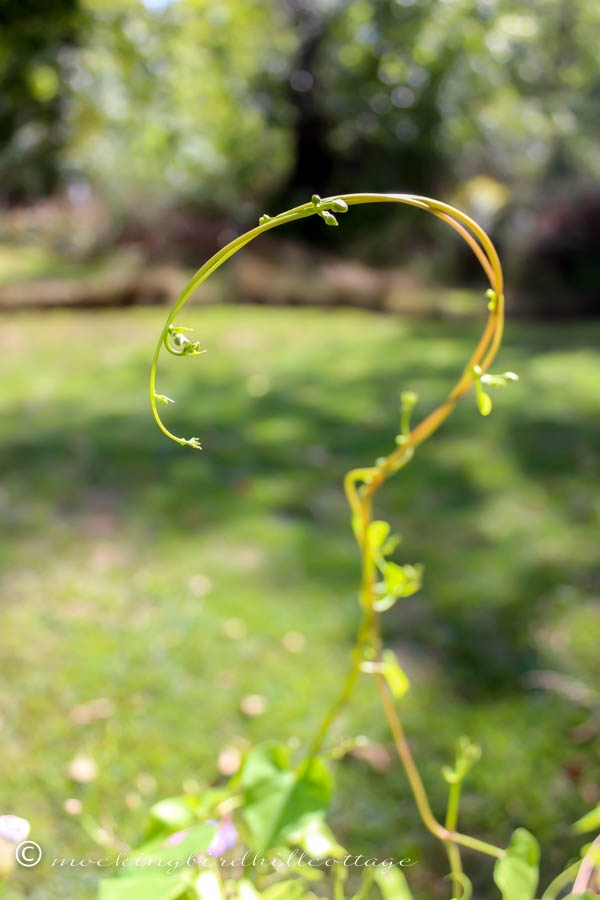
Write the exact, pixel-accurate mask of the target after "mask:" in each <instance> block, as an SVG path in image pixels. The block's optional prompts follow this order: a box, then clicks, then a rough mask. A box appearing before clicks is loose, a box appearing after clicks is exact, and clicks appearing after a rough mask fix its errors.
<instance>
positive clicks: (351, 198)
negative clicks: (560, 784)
mask: <svg viewBox="0 0 600 900" xmlns="http://www.w3.org/2000/svg"><path fill="white" fill-rule="evenodd" d="M365 203H403V204H406V205H408V206H414V207H416V208H418V209H423V210H425V211H427V212H429V213H431V214H432V215H435V216H436V217H437V218H439V219H442V220H443V221H444V222H446V223H447V224H449V225H450V226H451V227H452V228H454V229H455V230H456V231H457V233H458V234H459V235H460V236H461V237H462V238H463V240H465V241H466V243H467V244H468V246H469V247H470V248H471V250H472V251H473V253H474V254H475V256H476V257H477V259H478V260H479V262H480V264H481V266H482V268H483V270H484V272H485V274H486V276H487V278H488V280H489V282H490V286H491V297H492V300H491V302H490V305H489V309H490V315H489V317H488V320H487V323H486V326H485V329H484V331H483V334H482V335H481V338H480V339H479V342H478V344H477V346H476V347H475V350H474V351H473V353H472V355H471V358H470V359H469V361H468V363H467V365H466V367H465V369H464V370H463V373H462V375H461V376H460V378H459V379H458V381H457V383H456V384H455V386H454V388H453V389H452V390H451V392H450V394H449V395H448V398H447V399H446V400H445V401H444V402H443V403H442V404H441V405H440V406H439V407H438V408H437V409H435V410H434V411H433V412H431V413H430V414H429V415H428V416H426V418H425V419H423V420H422V421H421V422H420V423H419V424H418V425H417V426H416V428H414V429H413V430H412V431H410V432H409V425H408V415H407V416H406V417H405V418H404V420H403V424H402V432H403V433H402V440H401V441H399V446H397V447H396V448H395V449H394V450H393V451H392V452H391V453H390V454H389V455H388V456H387V457H384V458H382V459H381V460H378V462H377V464H376V465H375V466H371V467H366V468H361V469H354V470H353V471H351V472H349V473H348V475H347V476H346V479H345V482H344V486H345V489H346V494H347V497H348V503H349V505H350V508H351V511H352V520H353V528H354V532H355V535H356V539H357V542H358V544H359V547H360V549H361V552H362V579H361V587H360V602H361V607H362V621H361V625H360V629H359V633H358V637H357V642H356V646H355V648H354V651H353V659H352V664H351V667H350V670H349V673H348V676H347V678H346V681H345V684H344V687H343V689H342V693H341V695H340V696H339V697H338V698H337V700H336V701H335V702H334V704H333V706H332V707H331V709H330V711H329V712H328V713H327V715H326V716H325V718H324V720H323V722H322V724H321V726H320V728H319V730H318V731H317V734H316V737H315V739H314V740H313V742H312V744H311V747H310V750H309V753H308V756H307V758H306V760H305V762H308V761H309V760H310V759H311V758H312V757H314V756H315V755H316V754H317V753H318V752H319V751H320V750H321V748H322V746H323V742H324V740H325V737H326V735H327V732H328V731H329V728H330V727H331V725H332V723H333V722H334V720H335V719H336V717H337V716H338V714H339V713H340V711H341V710H342V709H343V708H344V706H345V705H346V703H347V702H348V700H349V699H350V697H351V695H352V693H353V691H354V688H355V685H356V682H357V679H358V674H359V672H360V667H361V663H362V662H363V660H364V659H365V655H366V654H367V653H369V654H371V655H372V656H373V658H375V657H376V656H377V655H378V653H379V647H380V643H381V640H380V634H379V619H378V613H377V611H376V609H375V600H376V594H375V579H376V565H375V559H374V551H373V548H372V547H371V545H370V541H369V539H368V531H369V525H370V524H371V521H372V500H373V496H374V494H375V492H376V491H377V490H378V489H379V488H380V487H381V485H382V484H383V483H384V482H385V481H386V480H387V478H388V477H390V476H391V475H393V474H394V473H395V472H397V471H398V469H400V468H401V467H402V466H404V465H405V464H406V463H407V462H408V461H409V460H410V458H411V457H412V455H413V452H414V450H415V448H416V447H417V446H419V445H420V444H422V443H423V441H425V440H426V439H427V438H428V437H430V436H431V435H432V434H433V433H434V432H435V431H436V430H437V429H438V428H439V427H440V425H441V424H442V423H443V422H444V421H445V419H447V418H448V416H449V415H450V414H451V412H452V411H453V410H454V408H455V407H456V405H457V403H458V401H459V400H460V399H461V398H462V397H463V396H464V395H465V394H466V393H467V391H468V390H470V388H471V387H472V386H473V384H474V374H473V373H474V369H475V367H478V371H479V374H480V375H481V373H482V372H484V371H485V370H486V369H487V367H488V366H489V365H490V363H491V362H492V360H493V359H494V357H495V355H496V353H497V351H498V348H499V346H500V342H501V340H502V332H503V321H504V297H503V293H502V291H503V275H502V267H501V265H500V260H499V258H498V254H497V253H496V249H495V247H494V245H493V244H492V242H491V240H490V238H489V237H488V235H487V234H486V233H485V231H484V230H483V229H482V228H481V227H480V226H479V225H478V224H477V222H475V221H474V220H473V219H471V218H470V217H469V216H467V215H465V213H462V212H461V211H460V210H457V209H455V208H454V207H452V206H449V205H448V204H446V203H442V202H440V201H438V200H433V199H431V198H430V197H420V196H415V195H413V194H371V193H368V194H345V195H341V196H339V197H328V198H325V199H323V200H321V198H319V197H318V196H317V195H314V196H313V198H312V200H311V202H310V203H304V204H302V205H301V206H297V207H295V208H294V209H291V210H288V211H287V212H284V213H281V215H278V216H275V217H269V216H263V217H261V219H260V222H259V225H258V227H256V228H253V229H252V230H251V231H248V232H246V234H243V235H241V236H240V237H238V238H235V239H234V240H233V241H231V242H230V243H229V244H227V245H226V246H225V247H223V248H222V249H221V250H219V251H218V252H217V253H216V254H215V255H214V256H212V257H211V258H210V259H209V260H208V261H207V262H206V263H205V264H204V265H203V266H202V267H201V268H200V269H199V270H198V271H197V272H196V274H195V275H194V276H193V278H192V279H191V281H190V282H189V283H188V284H187V285H186V287H185V288H184V290H183V292H182V293H181V295H180V297H179V299H178V300H177V302H176V304H175V306H174V307H173V309H172V310H171V312H170V313H169V315H168V317H167V321H166V323H165V325H164V327H163V330H162V332H161V335H160V337H159V340H158V343H157V346H156V350H155V353H154V357H153V360H152V367H151V372H150V402H151V405H152V411H153V413H154V417H155V419H156V421H157V423H158V425H159V427H160V428H161V430H162V431H163V432H164V433H165V434H166V435H167V436H168V437H170V438H172V439H173V440H174V441H176V442H177V443H179V444H183V445H190V446H192V447H199V446H200V445H199V442H198V439H197V438H191V439H184V438H179V437H177V436H176V435H174V434H172V433H171V432H170V431H169V430H168V429H167V428H166V427H165V425H164V424H163V423H162V421H161V419H160V416H159V415H158V411H157V407H156V400H157V399H159V400H162V401H163V402H168V401H167V400H165V398H164V397H160V396H158V395H157V394H156V392H155V390H156V369H157V364H158V360H159V356H160V352H161V350H162V349H163V347H164V346H165V345H166V346H167V349H170V348H169V345H168V336H169V334H171V333H172V331H171V328H172V325H173V322H174V320H175V318H176V316H177V315H178V313H179V312H180V311H181V309H182V308H183V307H184V306H185V304H186V303H187V302H188V300H189V299H190V297H191V296H192V295H193V294H194V292H195V291H196V289H197V288H198V287H199V286H200V285H201V284H202V283H203V282H204V281H205V280H206V279H207V278H208V277H209V276H210V275H212V273H213V272H215V271H216V270H217V269H218V268H219V267H220V266H221V265H223V263H224V262H225V261H226V260H227V259H229V258H230V257H231V256H233V255H234V254H235V253H237V251H238V250H240V249H241V248H242V247H244V246H246V244H248V243H250V241H252V240H254V239H255V238H256V237H258V236H259V235H261V234H263V233H264V232H266V231H269V230H271V229H272V228H275V227H278V226H279V225H284V224H287V223H290V222H294V221H296V220H297V219H301V218H305V217H307V216H311V215H315V214H318V215H320V216H321V217H322V218H323V219H324V221H325V222H327V223H328V224H330V225H331V224H333V225H336V224H337V221H336V219H335V216H334V215H333V212H332V211H335V212H345V211H346V210H347V209H348V207H349V206H355V205H360V204H365ZM196 348H197V345H195V349H196ZM197 352H200V351H199V350H197ZM176 355H185V354H178V353H177V354H176ZM359 482H360V483H361V485H360V487H359V486H358V483H359ZM376 679H377V687H378V689H379V693H380V695H381V700H382V703H383V708H384V711H385V714H386V717H387V720H388V722H389V725H390V729H391V731H392V735H393V738H394V743H395V745H396V749H397V751H398V755H399V757H400V760H401V762H402V764H403V766H404V769H405V771H406V774H407V777H408V780H409V783H410V786H411V789H412V792H413V795H414V798H415V802H416V804H417V808H418V810H419V813H420V815H421V818H422V820H423V822H424V824H425V826H426V827H427V828H428V829H429V830H430V831H431V832H432V833H433V834H434V835H435V836H436V837H438V838H439V839H440V840H441V841H443V842H444V844H445V845H446V847H447V850H448V856H449V860H450V866H451V870H452V878H453V885H454V889H455V891H456V888H457V886H459V885H460V886H461V887H462V864H461V859H460V853H459V851H458V846H457V845H458V844H461V845H463V846H465V847H470V848H472V849H474V850H478V851H480V852H482V853H486V854H488V855H490V856H494V857H500V856H502V855H503V853H504V851H503V850H500V849H499V848H498V847H494V846H493V845H492V844H488V843H486V842H485V841H481V840H479V839H477V838H473V837H469V836H468V835H464V834H461V833H460V832H457V831H456V825H457V810H458V798H459V790H460V788H459V787H458V786H456V787H455V786H452V787H451V791H450V797H449V803H448V811H447V815H446V825H445V827H444V826H442V825H441V824H440V823H439V822H438V821H437V819H436V818H435V816H434V815H433V812H432V810H431V806H430V804H429V800H428V797H427V794H426V791H425V787H424V785H423V782H422V780H421V777H420V775H419V772H418V769H417V767H416V765H415V762H414V759H413V756H412V753H411V751H410V747H409V745H408V742H407V740H406V738H405V736H404V732H403V730H402V726H401V724H400V721H399V719H398V716H397V714H396V710H395V708H394V704H393V702H392V699H391V697H390V695H389V693H388V690H387V687H386V683H385V681H384V678H383V676H382V675H381V674H380V673H377V675H376ZM453 788H454V789H453ZM590 859H591V858H590ZM586 860H587V857H586V859H585V860H584V863H583V864H582V867H581V870H580V872H579V875H578V881H581V883H583V882H584V877H587V880H586V881H585V884H586V885H587V884H588V882H589V879H590V877H591V872H592V871H593V866H592V870H590V871H589V873H588V874H587V875H586V873H587V869H586V865H587V867H588V868H589V864H590V862H589V861H588V862H587V863H586ZM582 872H583V874H582ZM336 893H339V891H338V889H337V887H336ZM463 893H464V891H463Z"/></svg>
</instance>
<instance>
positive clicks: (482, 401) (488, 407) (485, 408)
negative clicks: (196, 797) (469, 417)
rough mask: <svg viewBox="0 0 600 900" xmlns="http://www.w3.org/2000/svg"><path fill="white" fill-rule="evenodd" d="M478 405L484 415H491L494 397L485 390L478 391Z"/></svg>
mask: <svg viewBox="0 0 600 900" xmlns="http://www.w3.org/2000/svg"><path fill="white" fill-rule="evenodd" d="M477 407H478V409H479V412H480V413H481V415H482V416H489V414H490V413H491V411H492V398H491V397H490V395H489V394H486V392H485V391H483V390H482V391H478V393H477Z"/></svg>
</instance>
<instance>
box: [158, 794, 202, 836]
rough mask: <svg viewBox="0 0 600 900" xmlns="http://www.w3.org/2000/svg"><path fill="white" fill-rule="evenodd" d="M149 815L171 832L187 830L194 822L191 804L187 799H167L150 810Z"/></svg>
mask: <svg viewBox="0 0 600 900" xmlns="http://www.w3.org/2000/svg"><path fill="white" fill-rule="evenodd" d="M150 815H151V816H152V817H153V818H154V819H156V820H157V821H158V822H160V823H161V824H162V825H165V826H166V827H167V828H171V829H173V831H179V830H181V829H183V828H187V827H188V825H191V824H192V823H193V821H194V818H195V817H194V810H193V804H192V803H191V802H190V799H189V798H187V797H167V798H166V799H165V800H160V801H159V802H158V803H155V804H154V806H152V807H151V808H150Z"/></svg>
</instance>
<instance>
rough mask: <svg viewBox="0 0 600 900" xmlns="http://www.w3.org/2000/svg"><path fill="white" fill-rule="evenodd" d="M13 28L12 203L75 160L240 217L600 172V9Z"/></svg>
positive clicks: (100, 179) (576, 5) (588, 1)
mask: <svg viewBox="0 0 600 900" xmlns="http://www.w3.org/2000/svg"><path fill="white" fill-rule="evenodd" d="M0 16H1V19H0V21H1V22H2V24H3V26H4V27H3V31H2V39H1V40H2V43H1V45H0V46H1V55H2V82H3V97H4V100H3V106H2V109H1V117H0V127H1V128H2V137H3V156H2V168H3V174H4V176H5V178H4V183H5V188H4V190H5V191H9V192H13V193H17V194H18V193H19V192H23V191H25V190H28V191H29V192H32V191H34V190H38V191H39V192H43V191H44V190H49V189H51V188H52V187H54V186H55V176H54V173H53V165H54V159H55V158H56V156H57V154H58V155H60V162H61V165H62V175H63V177H64V178H65V179H67V180H68V179H77V178H81V179H86V180H87V179H91V180H92V181H94V182H96V183H99V184H101V185H102V187H103V188H104V189H105V190H108V191H109V192H110V193H111V194H112V195H113V196H114V197H115V198H116V199H118V200H120V201H124V200H125V199H127V198H128V197H135V196H137V195H138V194H139V195H141V196H144V197H146V198H148V199H153V198H160V197H162V196H165V195H173V194H175V195H178V196H182V195H183V196H185V197H188V198H191V199H193V200H196V201H199V202H202V203H210V204H214V205H215V206H218V207H221V208H223V209H226V210H227V209H235V208H237V207H238V205H239V203H240V198H241V199H242V200H251V201H256V202H258V203H259V205H260V203H262V202H264V201H265V199H266V198H268V197H269V196H270V195H271V194H272V193H273V191H274V190H275V189H276V188H277V187H279V188H280V189H282V190H284V189H287V188H290V187H291V188H296V189H298V190H302V191H303V192H304V193H305V192H306V190H307V189H309V188H314V187H315V185H318V187H319V189H322V190H327V189H328V188H331V189H333V190H341V189H353V188H356V187H358V186H363V185H364V184H365V183H368V184H369V186H371V187H373V188H378V189H389V188H390V187H403V188H408V187H410V189H411V190H425V189H428V190H432V189H433V187H435V186H437V185H439V184H442V185H444V186H448V185H450V186H452V185H453V184H456V183H457V182H459V181H462V180H465V179H468V178H471V177H473V176H474V175H477V174H481V173H484V174H486V175H488V176H493V177H494V178H495V179H497V180H498V181H499V182H501V183H502V184H506V185H508V186H509V187H510V188H511V189H512V190H513V191H518V192H521V191H531V190H535V189H536V187H538V186H539V185H540V184H541V183H542V182H547V181H548V179H549V178H559V177H560V178H563V177H566V176H574V177H583V178H586V177H588V178H598V177H599V176H600V146H599V145H598V140H597V136H598V133H597V124H598V112H597V97H598V88H599V87H600V76H599V72H598V65H597V59H598V55H597V34H598V32H599V29H600V4H598V3H597V2H596V0H554V2H552V0H531V2H529V3H528V4H527V5H524V4H523V3H515V2H514V0H285V2H281V0H219V2H218V3H217V2H213V0H171V2H168V0H146V2H145V3H144V2H142V0H110V2H106V0H79V3H78V2H77V0H52V2H50V3H48V2H45V3H40V2H39V0H38V2H36V0H18V2H17V0H12V2H8V3H5V4H3V11H2V13H1V14H0ZM25 170H29V171H30V172H35V175H33V174H30V175H29V176H28V177H27V178H26V177H25V175H24V172H25ZM26 184H27V185H29V187H28V188H25V185H26ZM6 185H8V187H6Z"/></svg>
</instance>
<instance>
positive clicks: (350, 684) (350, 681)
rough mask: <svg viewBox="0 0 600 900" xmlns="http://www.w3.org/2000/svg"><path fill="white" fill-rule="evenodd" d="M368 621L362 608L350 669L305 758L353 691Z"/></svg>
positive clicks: (319, 744)
mask: <svg viewBox="0 0 600 900" xmlns="http://www.w3.org/2000/svg"><path fill="white" fill-rule="evenodd" d="M370 621H371V620H370V615H369V610H366V609H365V610H363V618H362V623H361V627H360V629H359V636H358V641H357V642H356V646H355V647H354V650H353V652H352V665H351V666H350V670H349V672H348V676H347V678H346V681H345V683H344V687H343V688H342V692H341V694H340V696H339V697H338V699H337V700H336V701H335V703H334V704H333V706H332V707H331V709H330V710H329V712H328V713H327V715H326V716H325V718H324V719H323V722H322V723H321V726H320V728H319V730H318V731H317V734H316V736H315V738H314V740H313V742H312V744H311V746H310V749H309V751H308V754H307V759H312V758H313V757H315V756H316V755H317V754H318V753H319V751H320V750H321V748H322V746H323V741H324V740H325V738H326V737H327V733H328V731H329V729H330V728H331V726H332V724H333V722H334V721H335V720H336V719H337V717H338V715H339V714H340V713H341V711H342V710H343V709H344V707H345V706H346V704H347V703H348V701H349V700H350V697H351V696H352V694H353V692H354V687H355V685H356V680H357V678H358V674H359V672H360V664H361V662H362V660H363V656H364V651H365V648H366V647H367V646H368V643H369V631H370Z"/></svg>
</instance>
